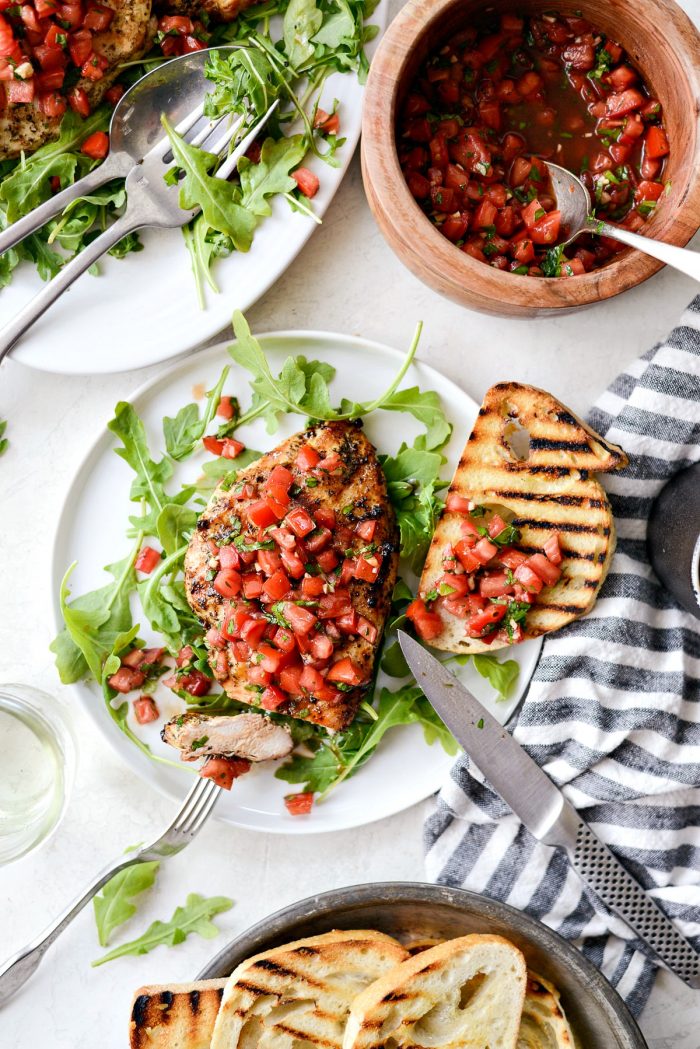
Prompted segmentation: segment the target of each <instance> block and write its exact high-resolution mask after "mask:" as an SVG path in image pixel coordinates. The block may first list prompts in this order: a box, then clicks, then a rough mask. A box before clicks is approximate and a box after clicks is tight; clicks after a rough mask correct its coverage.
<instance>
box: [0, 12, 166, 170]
mask: <svg viewBox="0 0 700 1049" xmlns="http://www.w3.org/2000/svg"><path fill="white" fill-rule="evenodd" d="M102 3H103V4H104V6H105V7H107V6H109V7H112V8H114V11H115V15H114V18H113V19H112V23H111V25H110V26H109V28H108V29H105V30H103V31H102V32H101V33H95V34H94V35H93V46H94V50H95V52H96V53H97V54H99V55H102V57H103V58H105V59H107V61H108V62H109V65H108V66H107V68H106V69H105V71H104V76H103V77H102V78H101V79H100V80H90V79H89V78H87V77H83V78H81V79H80V80H79V81H78V83H77V86H78V87H81V88H83V90H84V91H85V93H86V94H87V96H88V98H89V100H90V104H91V105H92V107H93V109H94V108H95V107H96V106H97V105H98V104H99V103H100V102H101V101H102V98H103V96H104V93H105V91H106V90H107V89H108V88H109V87H110V85H111V84H112V83H113V82H114V80H115V79H116V77H117V76H118V75H119V67H120V66H121V64H122V63H123V62H126V61H129V60H130V59H135V58H140V57H141V56H142V55H144V54H145V53H146V52H147V51H148V50H149V49H150V47H151V45H152V43H153V38H154V36H155V32H156V20H155V18H154V17H153V16H152V14H151V7H152V4H151V0H102ZM71 68H72V69H73V70H75V67H73V66H69V70H70V69H71ZM62 119H63V118H62V117H60V116H59V117H47V116H45V115H44V114H43V113H42V112H41V110H40V109H39V108H38V106H36V105H35V104H34V103H33V102H18V103H14V104H10V105H8V106H7V108H6V110H5V111H4V112H3V113H0V160H5V159H8V158H10V157H16V156H18V155H19V154H20V153H21V152H22V151H23V150H24V151H25V152H27V153H33V152H34V151H35V150H37V149H39V147H40V146H43V145H44V144H45V143H46V142H51V141H52V140H53V139H55V138H58V134H59V129H60V127H61V120H62Z"/></svg>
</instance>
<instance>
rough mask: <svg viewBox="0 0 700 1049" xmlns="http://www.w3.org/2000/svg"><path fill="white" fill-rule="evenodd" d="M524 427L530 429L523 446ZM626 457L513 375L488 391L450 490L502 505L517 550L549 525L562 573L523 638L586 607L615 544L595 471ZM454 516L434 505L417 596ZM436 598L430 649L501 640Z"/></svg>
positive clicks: (432, 572)
mask: <svg viewBox="0 0 700 1049" xmlns="http://www.w3.org/2000/svg"><path fill="white" fill-rule="evenodd" d="M523 431H527V434H529V451H528V446H527V435H526V433H525V432H523ZM522 445H524V446H525V447H524V455H523V449H522V447H521V446H522ZM519 456H523V457H519ZM627 462H628V460H627V456H626V455H625V453H624V452H623V451H622V450H621V449H620V448H618V447H616V446H615V445H613V444H609V443H608V442H607V441H605V440H603V438H602V437H599V436H598V434H596V433H595V432H594V431H593V430H592V429H591V428H590V426H587V425H586V423H584V422H582V421H581V420H580V419H578V418H576V416H575V415H573V414H572V413H571V412H570V411H569V409H568V408H566V407H565V406H564V405H563V404H561V403H560V402H559V401H558V400H557V399H556V398H555V397H553V396H552V395H551V394H549V393H545V392H544V391H543V390H538V389H536V388H535V387H534V386H522V385H521V384H519V383H514V382H509V383H506V382H503V383H499V384H498V385H497V386H492V387H491V389H490V390H489V391H488V392H487V394H486V397H485V398H484V403H483V405H482V407H481V409H480V410H479V415H478V418H477V420H476V422H475V424H474V429H473V430H472V432H471V435H470V437H469V440H468V441H467V444H466V446H465V448H464V452H463V453H462V458H461V459H460V462H459V466H458V467H457V470H456V472H455V475H454V478H453V479H452V484H451V485H450V489H449V491H450V492H455V493H457V494H458V495H462V496H464V497H465V498H467V499H471V500H473V502H474V503H475V504H477V505H485V506H487V507H489V506H491V507H494V508H495V509H500V510H501V512H502V508H504V507H505V508H506V510H507V511H510V516H511V517H512V519H513V520H512V523H513V524H514V525H515V526H516V527H517V528H518V529H519V530H520V535H521V541H520V542H519V543H518V544H517V546H518V549H520V550H522V551H523V552H525V553H531V554H534V553H541V552H542V548H543V546H544V543H545V541H546V540H547V538H548V537H549V536H550V535H551V534H552V532H557V533H558V534H559V542H560V546H561V551H562V555H563V561H562V564H561V565H560V567H561V569H562V575H561V578H560V580H559V582H558V583H556V584H555V585H554V586H549V587H545V588H544V590H543V591H542V592H541V594H539V595H538V597H537V599H536V601H535V603H534V605H533V607H532V608H531V609H530V611H529V612H528V613H527V619H526V623H525V630H524V635H523V638H522V639H521V640H525V639H527V638H533V637H539V636H540V635H542V634H548V633H551V632H552V631H553V630H559V629H560V628H561V627H563V626H565V624H566V623H569V622H571V620H572V619H576V618H577V617H578V616H582V615H585V613H586V612H588V611H590V609H591V608H592V607H593V604H594V603H595V599H596V596H597V594H598V591H599V589H600V587H601V585H602V583H603V580H604V579H605V576H606V574H607V571H608V568H609V566H610V561H611V560H612V555H613V552H614V550H615V526H614V522H613V516H612V511H611V509H610V504H609V502H608V499H607V496H606V494H605V492H604V490H603V488H602V486H601V485H600V484H599V483H598V481H597V480H596V479H595V477H594V476H593V475H594V474H596V473H605V472H608V471H610V470H619V469H621V468H622V467H624V466H626V465H627ZM462 519H463V515H462V514H459V513H454V512H452V513H450V512H447V511H445V512H444V513H443V514H442V516H441V518H440V521H439V522H438V526H437V528H436V529H435V534H434V536H433V541H432V543H431V546H430V549H429V551H428V556H427V559H426V562H425V567H424V569H423V575H422V577H421V583H420V593H421V595H425V594H429V593H430V592H431V591H433V590H434V589H435V587H436V584H437V583H438V580H439V579H440V577H441V576H442V575H443V572H444V569H443V567H442V559H443V555H444V553H445V549H446V547H448V546H450V545H455V544H456V543H458V542H459V541H460V539H461V538H463V535H462V532H461V530H460V524H461V521H462ZM477 523H478V522H477ZM440 605H441V602H438V603H437V604H436V605H435V606H434V610H435V611H438V612H439V614H440V616H441V618H442V619H443V622H444V624H445V625H444V629H443V631H442V633H441V634H439V635H438V636H437V637H436V638H435V639H434V640H431V642H430V643H431V645H433V646H434V647H435V648H440V649H444V650H445V651H447V652H493V651H494V649H497V648H502V647H504V645H507V644H508V641H507V640H504V641H498V640H496V641H494V642H492V643H491V644H485V643H484V642H483V641H481V640H480V639H478V638H470V637H467V636H466V632H465V624H464V620H463V619H459V618H457V617H456V616H453V615H451V614H450V613H449V612H448V611H446V610H445V609H442V608H441V607H440Z"/></svg>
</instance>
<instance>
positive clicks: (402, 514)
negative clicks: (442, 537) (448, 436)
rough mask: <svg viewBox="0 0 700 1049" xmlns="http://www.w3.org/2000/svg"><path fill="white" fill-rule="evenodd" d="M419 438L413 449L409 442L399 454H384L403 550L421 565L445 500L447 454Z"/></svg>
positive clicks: (383, 458)
mask: <svg viewBox="0 0 700 1049" xmlns="http://www.w3.org/2000/svg"><path fill="white" fill-rule="evenodd" d="M424 443H425V442H424V439H423V438H421V437H419V438H417V439H416V441H415V442H414V444H413V447H412V448H409V447H407V446H406V445H405V444H403V445H402V446H401V448H400V449H399V451H398V453H397V455H395V456H380V461H381V464H382V469H383V470H384V475H385V477H386V479H387V491H388V494H389V498H390V500H391V503H392V506H393V507H394V512H395V514H396V520H397V523H398V526H399V532H400V534H401V552H402V554H403V556H404V557H405V559H406V560H407V561H408V562H409V564H410V565H411V566H412V567H414V568H417V567H419V566H420V564H421V563H422V561H423V560H425V555H426V552H427V549H428V546H429V545H430V540H431V538H432V535H433V532H434V531H435V525H436V524H437V519H438V517H439V515H440V511H441V510H442V505H443V504H442V500H441V499H439V498H438V496H437V494H436V489H438V488H440V487H443V486H444V485H443V482H441V481H440V480H439V475H440V470H441V468H442V464H443V463H444V461H445V460H444V457H443V456H442V455H440V453H439V452H434V451H428V450H427V449H426V448H424V447H423V445H424Z"/></svg>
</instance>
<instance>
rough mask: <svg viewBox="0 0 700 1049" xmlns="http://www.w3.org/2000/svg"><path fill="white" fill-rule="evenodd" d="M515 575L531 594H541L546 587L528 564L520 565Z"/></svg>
mask: <svg viewBox="0 0 700 1049" xmlns="http://www.w3.org/2000/svg"><path fill="white" fill-rule="evenodd" d="M513 574H514V576H515V578H516V579H517V581H518V582H519V583H520V584H522V586H523V588H524V589H525V590H528V591H530V592H531V593H534V594H539V592H540V590H541V589H542V587H543V585H544V584H543V583H542V580H541V579H540V577H539V576H538V575H537V573H536V572H533V570H532V568H529V567H528V565H527V564H522V565H518V567H517V568H516V569H515V572H514V573H513Z"/></svg>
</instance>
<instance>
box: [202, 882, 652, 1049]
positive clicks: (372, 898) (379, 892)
mask: <svg viewBox="0 0 700 1049" xmlns="http://www.w3.org/2000/svg"><path fill="white" fill-rule="evenodd" d="M332 929H379V930H380V931H381V932H385V933H389V934H390V935H392V936H396V937H397V938H399V939H401V940H403V941H404V942H408V941H410V940H419V939H423V938H437V939H450V938H454V937H456V936H464V935H466V934H467V933H470V932H483V933H495V934H498V935H500V936H505V937H507V938H508V939H509V940H511V941H512V942H513V943H514V944H516V945H517V946H518V947H519V948H520V950H521V951H522V952H523V954H524V955H525V958H526V960H527V964H528V966H529V967H530V968H531V969H533V970H534V971H535V972H536V973H538V974H539V975H540V976H544V977H545V978H546V979H548V980H551V981H552V983H554V984H555V986H556V987H558V988H559V990H560V992H561V1000H562V1005H563V1007H564V1009H565V1011H566V1014H567V1016H568V1018H569V1021H570V1022H571V1026H572V1028H573V1031H574V1034H575V1036H576V1039H577V1042H578V1044H579V1045H581V1046H584V1047H587V1049H594V1047H596V1049H597V1047H600V1049H602V1047H603V1046H604V1047H605V1049H648V1046H647V1043H646V1042H645V1040H644V1038H643V1036H642V1033H641V1031H640V1030H639V1027H638V1026H637V1024H636V1023H635V1021H634V1018H633V1017H632V1015H631V1013H630V1011H629V1009H628V1008H627V1006H626V1005H625V1003H624V1002H623V1001H622V999H621V998H620V996H619V995H618V994H617V992H616V991H614V990H613V988H612V987H611V986H610V984H609V983H608V981H607V980H606V979H605V977H604V976H602V975H601V974H600V972H598V970H597V969H596V968H595V967H594V966H593V965H591V963H590V962H589V961H587V959H586V958H584V957H583V955H582V954H581V953H580V951H578V950H577V949H576V948H575V947H573V946H572V945H571V944H570V943H568V942H567V941H566V940H564V939H562V937H561V936H558V935H557V933H555V932H552V930H551V929H548V928H547V927H546V926H545V925H542V924H541V923H540V922H538V921H536V920H535V919H534V918H530V917H529V916H528V915H527V914H523V913H522V912H521V911H517V910H515V908H514V907H508V906H507V905H506V904H504V903H499V902H497V901H496V900H489V899H487V898H486V897H485V896H479V895H478V894H477V893H473V892H466V891H465V890H464V889H450V888H447V887H445V886H443V885H429V884H422V883H420V882H378V883H376V884H373V885H353V886H350V887H348V888H345V889H334V890H333V891H332V892H326V893H323V894H322V895H320V896H312V897H310V898H309V899H306V900H301V901H300V902H299V903H294V904H292V905H291V906H290V907H285V908H284V909H283V910H281V911H277V912H276V913H275V914H272V915H271V916H270V917H269V918H264V919H263V920H262V921H261V922H258V923H257V925H253V926H252V928H250V929H248V930H247V932H244V933H242V934H241V935H240V936H238V937H237V938H236V939H235V940H233V941H232V942H231V943H229V944H228V945H227V946H226V947H224V948H223V950H221V951H220V952H219V953H218V954H217V955H216V957H215V958H213V959H212V960H211V961H210V962H209V964H208V965H206V966H205V967H204V969H202V971H201V972H200V973H199V974H198V976H197V979H198V980H202V979H216V978H220V977H222V976H228V975H229V974H230V973H231V972H233V970H234V969H235V968H236V966H237V965H239V964H240V963H241V962H242V961H244V960H245V959H246V958H250V957H251V955H253V954H257V953H258V952H259V951H265V950H268V949H269V948H271V947H277V946H279V945H280V944H283V943H289V942H290V941H291V940H299V939H302V938H303V937H306V936H317V935H318V934H319V933H323V932H329V931H330V930H332Z"/></svg>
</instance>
